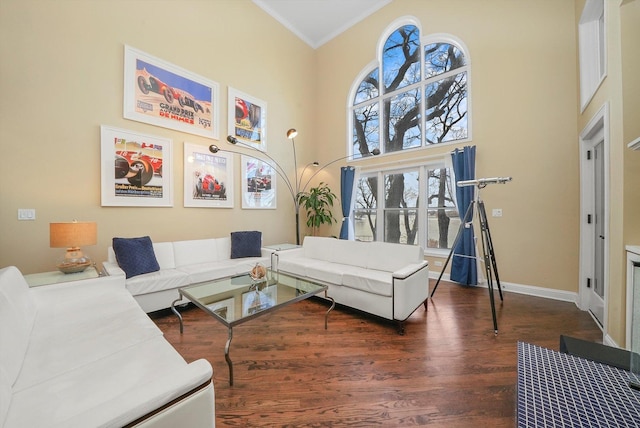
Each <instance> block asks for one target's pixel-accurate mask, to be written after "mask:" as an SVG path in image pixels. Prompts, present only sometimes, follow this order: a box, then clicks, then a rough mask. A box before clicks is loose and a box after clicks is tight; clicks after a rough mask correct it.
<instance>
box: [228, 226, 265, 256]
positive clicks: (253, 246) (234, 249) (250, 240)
mask: <svg viewBox="0 0 640 428" xmlns="http://www.w3.org/2000/svg"><path fill="white" fill-rule="evenodd" d="M261 248H262V232H259V231H257V230H252V231H242V232H231V258H232V259H239V258H242V257H260V256H261V255H262V250H261Z"/></svg>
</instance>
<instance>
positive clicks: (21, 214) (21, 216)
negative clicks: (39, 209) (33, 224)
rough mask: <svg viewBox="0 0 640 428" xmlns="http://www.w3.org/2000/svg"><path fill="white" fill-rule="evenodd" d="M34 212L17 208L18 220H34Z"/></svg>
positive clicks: (29, 209) (33, 210) (31, 209)
mask: <svg viewBox="0 0 640 428" xmlns="http://www.w3.org/2000/svg"><path fill="white" fill-rule="evenodd" d="M35 219H36V210H35V209H33V208H18V220H35Z"/></svg>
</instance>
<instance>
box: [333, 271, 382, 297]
mask: <svg viewBox="0 0 640 428" xmlns="http://www.w3.org/2000/svg"><path fill="white" fill-rule="evenodd" d="M342 285H344V286H345V287H350V288H355V289H356V290H361V291H365V292H367V293H373V294H378V295H380V296H386V297H391V296H392V295H393V279H392V278H391V273H390V272H385V271H381V270H374V269H357V270H355V269H354V270H353V271H352V272H348V273H345V274H344V275H343V276H342Z"/></svg>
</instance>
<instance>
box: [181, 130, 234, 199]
mask: <svg viewBox="0 0 640 428" xmlns="http://www.w3.org/2000/svg"><path fill="white" fill-rule="evenodd" d="M233 177H234V175H233V153H228V152H222V151H220V152H218V153H215V154H214V153H211V152H210V151H209V148H208V147H205V146H198V145H196V144H190V143H187V142H185V143H184V206H185V207H205V208H233V195H234V191H233Z"/></svg>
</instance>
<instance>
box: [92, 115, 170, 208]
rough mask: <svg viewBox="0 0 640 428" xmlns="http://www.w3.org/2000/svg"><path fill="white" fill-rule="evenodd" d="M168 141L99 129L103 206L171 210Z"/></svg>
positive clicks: (109, 129)
mask: <svg viewBox="0 0 640 428" xmlns="http://www.w3.org/2000/svg"><path fill="white" fill-rule="evenodd" d="M171 144H172V141H171V140H170V139H168V138H162V137H155V136H153V135H145V134H140V133H138V132H133V131H127V130H125V129H118V128H112V127H110V126H104V125H103V126H101V127H100V146H101V151H100V153H101V157H100V158H101V168H100V171H101V190H102V192H101V197H102V206H122V207H171V206H173V187H172V181H173V177H172V169H171V161H172V159H171V156H172V155H171Z"/></svg>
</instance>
